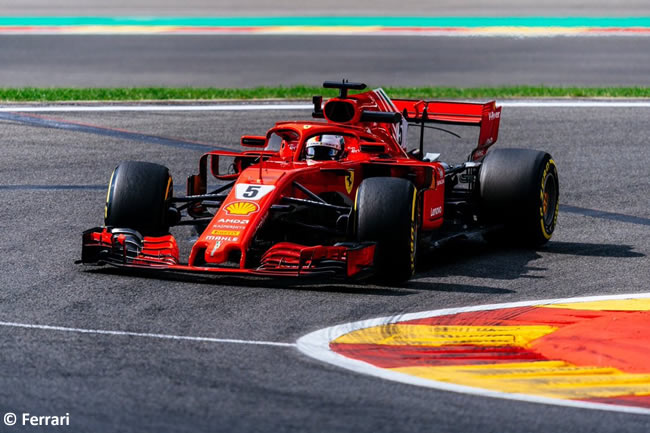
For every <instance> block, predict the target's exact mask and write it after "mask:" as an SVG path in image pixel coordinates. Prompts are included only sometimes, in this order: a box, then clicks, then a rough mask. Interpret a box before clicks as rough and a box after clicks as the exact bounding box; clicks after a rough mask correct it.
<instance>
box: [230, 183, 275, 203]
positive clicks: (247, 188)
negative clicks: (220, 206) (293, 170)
mask: <svg viewBox="0 0 650 433" xmlns="http://www.w3.org/2000/svg"><path fill="white" fill-rule="evenodd" d="M274 189H275V185H254V184H250V183H240V184H237V185H235V198H236V199H237V200H253V201H257V200H259V199H261V198H262V197H264V196H265V195H266V194H268V193H270V192H271V191H273V190H274Z"/></svg>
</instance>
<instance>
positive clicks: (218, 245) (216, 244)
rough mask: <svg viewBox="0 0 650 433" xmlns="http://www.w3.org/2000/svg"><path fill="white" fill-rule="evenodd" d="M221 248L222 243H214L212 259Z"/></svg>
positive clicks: (211, 253)
mask: <svg viewBox="0 0 650 433" xmlns="http://www.w3.org/2000/svg"><path fill="white" fill-rule="evenodd" d="M219 248H221V241H217V242H215V243H214V248H212V251H211V252H210V257H214V253H216V252H217V250H218V249H219Z"/></svg>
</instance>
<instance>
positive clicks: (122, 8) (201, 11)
mask: <svg viewBox="0 0 650 433" xmlns="http://www.w3.org/2000/svg"><path fill="white" fill-rule="evenodd" d="M0 11H2V15H8V16H11V15H14V16H27V15H50V16H77V15H86V16H134V15H135V16H138V15H139V16H169V15H172V16H174V15H175V16H275V15H284V16H288V15H291V16H311V15H320V16H344V15H365V16H373V15H379V16H385V15H395V16H424V15H429V16H499V15H500V16H548V15H555V16H572V15H573V16H643V15H649V14H650V6H649V5H648V3H647V2H646V1H644V0H624V1H617V2H615V3H613V2H612V1H610V0H587V1H585V0H546V1H544V2H539V1H535V0H520V1H513V0H492V1H489V2H486V1H483V0H466V1H463V2H458V1H455V0H437V1H435V2H432V1H429V0H409V1H407V2H401V3H400V2H395V1H393V0H358V1H353V2H352V1H349V0H331V1H328V2H305V1H297V0H276V1H273V2H269V1H267V0H243V1H239V2H233V1H231V0H185V1H183V2H182V4H181V3H179V2H178V1H176V0H113V1H110V2H106V1H102V0H23V1H20V2H17V1H15V0H0Z"/></svg>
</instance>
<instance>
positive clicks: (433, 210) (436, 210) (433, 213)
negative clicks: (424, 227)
mask: <svg viewBox="0 0 650 433" xmlns="http://www.w3.org/2000/svg"><path fill="white" fill-rule="evenodd" d="M439 215H442V206H438V207H432V208H431V212H430V215H429V216H430V217H431V218H435V217H437V216H439Z"/></svg>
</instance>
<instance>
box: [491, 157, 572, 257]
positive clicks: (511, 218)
mask: <svg viewBox="0 0 650 433" xmlns="http://www.w3.org/2000/svg"><path fill="white" fill-rule="evenodd" d="M479 182H480V193H481V210H482V215H483V219H484V221H487V222H488V223H490V224H497V225H502V227H503V229H502V230H500V231H496V232H492V233H491V234H488V235H487V236H486V239H487V240H500V241H508V242H515V243H517V244H520V245H523V246H527V247H539V246H541V245H544V244H545V243H546V242H548V241H549V239H551V236H552V235H553V232H554V231H555V226H556V224H557V216H558V212H559V206H560V205H559V203H560V202H559V196H560V184H559V178H558V172H557V166H556V165H555V161H553V158H552V157H551V155H549V154H548V153H546V152H540V151H537V150H531V149H494V150H492V151H490V152H488V154H487V155H486V156H485V159H484V160H483V163H482V165H481V168H480V174H479Z"/></svg>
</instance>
